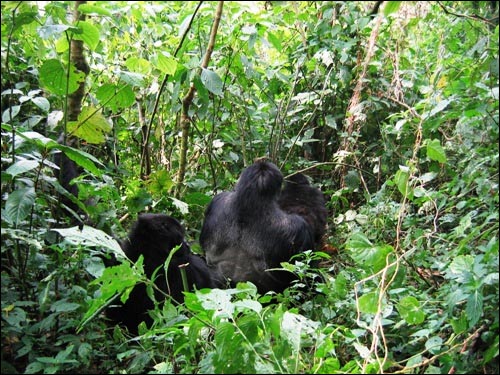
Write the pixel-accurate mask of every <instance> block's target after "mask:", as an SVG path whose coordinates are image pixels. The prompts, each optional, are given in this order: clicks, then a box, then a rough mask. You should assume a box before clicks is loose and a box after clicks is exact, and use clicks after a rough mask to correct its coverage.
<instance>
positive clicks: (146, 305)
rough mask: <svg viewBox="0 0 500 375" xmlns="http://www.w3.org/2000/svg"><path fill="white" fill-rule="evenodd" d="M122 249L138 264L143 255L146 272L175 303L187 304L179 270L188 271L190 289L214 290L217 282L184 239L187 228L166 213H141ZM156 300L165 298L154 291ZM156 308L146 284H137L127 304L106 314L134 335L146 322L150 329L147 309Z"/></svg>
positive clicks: (109, 309) (123, 242)
mask: <svg viewBox="0 0 500 375" xmlns="http://www.w3.org/2000/svg"><path fill="white" fill-rule="evenodd" d="M120 245H121V247H122V249H123V251H124V252H125V254H126V255H127V257H128V258H129V259H130V260H131V261H133V262H135V261H137V260H138V259H139V256H140V255H141V254H142V255H143V256H144V273H145V274H146V276H147V277H148V278H150V279H151V277H152V276H153V273H154V272H155V270H156V269H158V268H159V271H158V272H157V273H156V279H155V280H154V282H155V285H156V286H157V287H158V288H159V289H160V290H161V291H163V292H164V293H165V294H168V295H170V296H171V297H172V298H173V300H174V301H175V302H178V303H182V302H183V301H184V294H183V293H182V292H183V291H184V288H183V284H182V277H181V271H180V267H181V266H182V267H184V266H185V269H186V276H187V281H188V288H189V290H190V291H192V290H193V289H194V288H196V289H202V288H213V287H215V279H213V277H212V272H211V271H210V270H209V269H208V267H207V264H206V262H205V260H204V259H203V258H202V257H200V256H198V255H196V254H194V253H192V252H191V249H190V247H189V245H188V244H187V243H186V241H185V240H184V228H183V227H182V226H181V224H180V223H179V222H178V221H177V220H176V219H174V218H173V217H170V216H168V215H165V214H141V215H139V217H138V219H137V221H136V222H135V223H134V224H133V226H132V228H131V229H130V231H129V234H128V238H127V239H126V240H124V241H122V242H121V244H120ZM178 245H180V248H179V249H178V250H177V251H176V252H175V254H174V255H173V256H172V258H171V260H170V263H169V265H168V269H167V275H165V271H164V266H163V265H164V263H165V261H166V260H167V257H168V256H169V254H170V252H171V250H172V249H173V248H174V247H176V246H178ZM155 298H156V300H157V301H159V302H162V301H164V300H165V295H163V294H162V293H160V292H158V291H155ZM153 308H154V303H153V301H152V300H151V299H150V298H149V297H148V295H147V293H146V286H145V285H144V284H137V285H136V286H135V287H134V289H133V290H132V292H131V293H130V295H129V298H128V300H127V301H126V302H125V304H118V305H115V306H110V307H109V308H108V309H107V311H106V315H107V316H108V317H109V318H110V319H111V320H112V321H114V322H116V323H122V324H123V325H125V326H126V327H127V328H128V330H129V331H130V332H132V333H136V332H137V326H138V324H139V323H140V322H142V321H145V322H146V325H147V326H148V327H150V326H151V323H152V321H153V320H152V318H151V317H150V316H149V314H148V310H151V309H153Z"/></svg>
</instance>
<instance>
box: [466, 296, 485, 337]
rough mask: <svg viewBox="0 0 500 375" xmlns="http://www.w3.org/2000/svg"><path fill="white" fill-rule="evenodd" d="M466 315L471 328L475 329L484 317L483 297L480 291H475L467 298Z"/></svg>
mask: <svg viewBox="0 0 500 375" xmlns="http://www.w3.org/2000/svg"><path fill="white" fill-rule="evenodd" d="M465 314H466V315H467V319H468V320H469V327H470V328H472V327H474V326H475V325H476V323H477V322H478V321H479V319H480V318H481V316H482V315H483V295H482V293H481V291H480V290H474V291H473V292H472V293H471V294H470V295H469V297H468V298H467V305H466V306H465Z"/></svg>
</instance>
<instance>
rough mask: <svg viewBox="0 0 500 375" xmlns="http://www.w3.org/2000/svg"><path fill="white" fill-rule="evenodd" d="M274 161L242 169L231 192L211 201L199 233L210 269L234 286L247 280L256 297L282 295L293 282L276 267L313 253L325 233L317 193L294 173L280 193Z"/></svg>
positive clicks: (321, 203)
mask: <svg viewBox="0 0 500 375" xmlns="http://www.w3.org/2000/svg"><path fill="white" fill-rule="evenodd" d="M282 183H283V175H282V174H281V172H280V170H279V169H278V168H277V167H276V165H274V164H273V163H271V162H269V161H265V160H259V161H256V162H255V163H254V164H252V165H251V166H249V167H248V168H247V169H245V170H244V171H243V173H242V174H241V176H240V179H239V181H238V182H237V184H236V186H235V189H234V191H232V192H223V193H220V194H218V195H216V196H215V197H214V199H213V200H212V202H211V203H210V204H209V206H208V207H207V210H206V212H205V219H204V223H203V227H202V230H201V234H200V244H201V246H202V248H203V250H204V251H205V254H206V257H207V263H208V265H209V267H211V268H213V269H214V270H215V271H216V272H219V273H220V274H222V275H223V276H224V277H226V278H228V279H229V280H230V281H231V282H232V283H233V285H234V284H236V283H237V282H239V281H251V282H252V283H254V284H255V285H256V286H257V288H258V290H259V292H260V293H266V292H268V291H271V290H273V291H276V292H281V291H283V290H284V289H285V288H286V287H288V286H289V285H290V283H291V282H292V281H293V280H294V279H295V277H294V275H293V274H292V273H289V272H286V271H268V269H270V268H281V266H280V263H281V262H283V261H289V260H290V258H291V257H292V256H293V255H295V254H298V253H300V252H303V251H305V250H315V249H316V247H317V246H318V245H319V244H320V242H321V237H322V236H323V234H324V231H325V223H326V215H327V211H326V208H325V201H324V198H323V195H322V193H321V191H319V189H316V188H314V187H312V186H310V185H309V183H308V181H307V179H306V177H305V176H303V175H296V176H294V177H293V178H292V179H291V180H289V181H287V183H286V185H285V188H284V189H283V191H282V189H281V185H282Z"/></svg>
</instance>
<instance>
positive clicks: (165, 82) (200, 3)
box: [141, 1, 203, 177]
mask: <svg viewBox="0 0 500 375" xmlns="http://www.w3.org/2000/svg"><path fill="white" fill-rule="evenodd" d="M202 4H203V1H200V2H199V3H198V6H197V7H196V9H195V10H194V13H193V16H192V17H191V19H190V20H189V25H188V26H187V27H186V29H185V30H184V33H183V34H182V37H181V41H180V42H179V45H178V46H177V49H176V50H175V53H174V57H176V56H177V53H178V52H179V50H180V49H181V47H182V44H183V43H184V40H185V39H186V36H187V34H188V32H189V30H191V25H192V24H193V21H194V18H195V17H196V14H197V13H198V10H199V9H200V7H201V5H202ZM169 76H170V75H169V74H165V78H163V81H162V83H161V86H160V89H159V90H158V94H157V95H156V100H155V105H154V107H153V112H152V113H151V118H150V120H149V124H148V127H147V129H146V131H145V137H144V139H143V145H142V155H141V177H143V176H144V175H147V174H148V173H147V172H146V173H144V166H145V165H146V164H147V163H146V160H145V158H146V148H147V147H148V143H149V136H150V134H151V129H152V128H153V120H154V118H155V115H156V112H157V111H158V106H159V105H160V98H161V94H162V92H163V90H164V89H165V86H166V85H167V81H168V77H169Z"/></svg>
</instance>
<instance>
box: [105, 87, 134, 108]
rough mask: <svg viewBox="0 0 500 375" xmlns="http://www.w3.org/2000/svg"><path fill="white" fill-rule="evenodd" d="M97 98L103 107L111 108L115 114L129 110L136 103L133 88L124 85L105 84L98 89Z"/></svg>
mask: <svg viewBox="0 0 500 375" xmlns="http://www.w3.org/2000/svg"><path fill="white" fill-rule="evenodd" d="M96 98H97V99H98V100H99V102H100V103H101V104H102V105H103V106H105V107H108V108H110V109H111V110H112V111H114V112H118V111H120V110H123V109H125V108H128V107H130V106H131V105H132V104H134V103H135V94H134V92H133V91H132V87H130V86H129V85H123V84H122V85H113V84H111V83H105V84H104V85H102V86H101V87H99V88H98V89H97V91H96Z"/></svg>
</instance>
